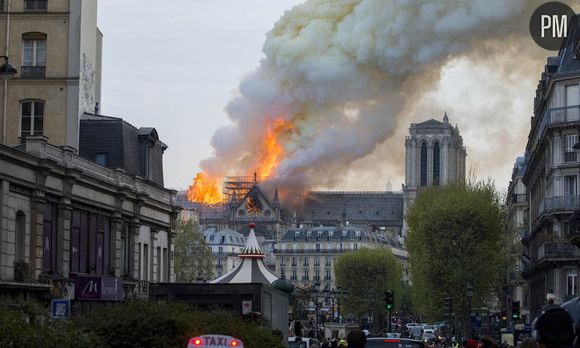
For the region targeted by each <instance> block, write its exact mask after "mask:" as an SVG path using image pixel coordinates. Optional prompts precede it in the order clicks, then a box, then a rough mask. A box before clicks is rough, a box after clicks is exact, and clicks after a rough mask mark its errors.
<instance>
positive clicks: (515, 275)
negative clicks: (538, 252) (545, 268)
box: [500, 156, 529, 320]
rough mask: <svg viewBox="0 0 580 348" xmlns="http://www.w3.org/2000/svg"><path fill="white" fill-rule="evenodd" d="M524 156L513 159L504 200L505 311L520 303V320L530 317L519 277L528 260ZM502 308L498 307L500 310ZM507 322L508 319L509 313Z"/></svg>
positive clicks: (522, 280) (525, 286) (525, 289)
mask: <svg viewBox="0 0 580 348" xmlns="http://www.w3.org/2000/svg"><path fill="white" fill-rule="evenodd" d="M524 160H525V159H524V157H522V156H520V157H518V158H517V159H516V162H515V164H514V169H513V171H512V178H511V181H510V184H509V186H508V192H507V199H506V224H505V225H506V234H507V236H508V238H509V239H508V240H510V241H511V243H512V245H511V252H510V261H511V262H510V266H509V268H508V270H507V282H508V284H509V289H508V291H507V293H506V294H505V300H506V303H505V305H504V306H505V308H506V310H507V311H508V312H511V302H515V301H519V302H520V313H521V315H522V319H523V318H524V317H525V318H526V319H527V317H528V316H529V310H528V307H529V304H528V298H529V296H528V294H529V291H528V284H527V282H526V281H525V279H524V278H523V277H522V273H523V271H524V269H525V268H526V267H527V261H528V260H527V259H526V258H525V257H524V254H526V255H527V254H528V253H527V252H524V250H523V245H522V239H523V238H525V237H526V236H527V235H528V201H527V194H526V187H525V185H524V183H523V182H522V175H523V165H524ZM500 309H501V308H500ZM507 314H508V319H510V320H511V313H507Z"/></svg>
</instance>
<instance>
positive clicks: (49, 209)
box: [42, 203, 58, 273]
mask: <svg viewBox="0 0 580 348" xmlns="http://www.w3.org/2000/svg"><path fill="white" fill-rule="evenodd" d="M57 230H58V207H57V205H56V204H52V203H46V205H45V208H44V224H43V231H42V250H43V253H42V271H43V272H45V273H53V272H56V260H57V254H56V252H57V250H56V240H57Z"/></svg>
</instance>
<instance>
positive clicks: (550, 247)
mask: <svg viewBox="0 0 580 348" xmlns="http://www.w3.org/2000/svg"><path fill="white" fill-rule="evenodd" d="M579 257H580V249H578V248H577V247H576V246H574V245H572V244H570V243H569V242H566V241H560V242H546V243H544V244H542V245H540V247H539V248H538V261H541V260H544V259H548V260H562V259H577V258H579Z"/></svg>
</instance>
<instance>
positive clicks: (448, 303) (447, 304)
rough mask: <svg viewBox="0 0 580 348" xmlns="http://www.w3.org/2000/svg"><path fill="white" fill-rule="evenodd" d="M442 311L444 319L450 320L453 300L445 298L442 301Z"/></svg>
mask: <svg viewBox="0 0 580 348" xmlns="http://www.w3.org/2000/svg"><path fill="white" fill-rule="evenodd" d="M443 311H444V313H445V317H446V318H451V314H452V313H453V299H451V297H445V298H444V299H443Z"/></svg>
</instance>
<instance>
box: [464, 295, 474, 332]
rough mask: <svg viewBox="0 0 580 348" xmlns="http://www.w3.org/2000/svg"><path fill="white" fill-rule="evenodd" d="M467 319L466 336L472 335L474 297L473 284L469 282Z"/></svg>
mask: <svg viewBox="0 0 580 348" xmlns="http://www.w3.org/2000/svg"><path fill="white" fill-rule="evenodd" d="M465 295H466V296H467V321H466V323H465V338H467V339H468V338H470V337H471V299H472V298H473V285H471V283H467V291H466V293H465Z"/></svg>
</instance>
